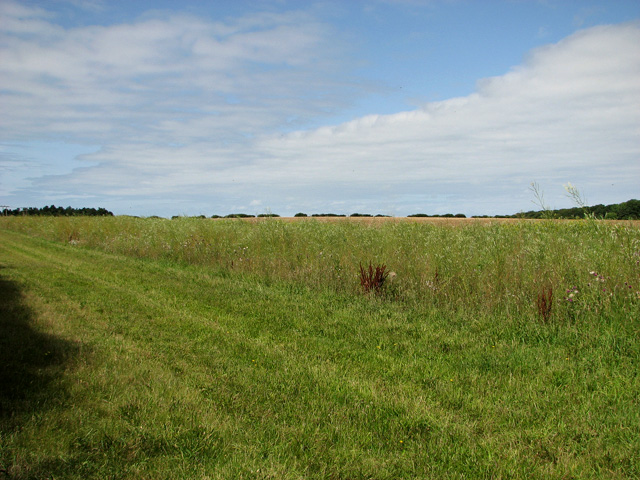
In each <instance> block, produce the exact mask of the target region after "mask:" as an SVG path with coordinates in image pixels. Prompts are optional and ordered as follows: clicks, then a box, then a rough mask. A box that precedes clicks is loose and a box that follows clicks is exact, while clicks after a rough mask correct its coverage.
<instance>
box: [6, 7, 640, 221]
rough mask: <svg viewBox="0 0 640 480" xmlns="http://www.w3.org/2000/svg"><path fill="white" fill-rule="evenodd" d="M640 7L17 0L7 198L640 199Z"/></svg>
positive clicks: (287, 208) (158, 205)
mask: <svg viewBox="0 0 640 480" xmlns="http://www.w3.org/2000/svg"><path fill="white" fill-rule="evenodd" d="M638 45H640V2H638V1H637V0H633V1H631V0H630V1H615V0H608V1H604V0H597V1H596V0H594V1H588V0H586V1H568V0H545V1H543V0H540V1H534V0H531V1H526V0H511V1H506V0H505V1H491V0H486V1H485V0H483V1H480V0H476V1H464V0H424V1H421V0H371V1H355V0H354V1H345V0H343V1H318V2H311V1H309V2H303V1H295V2H294V1H287V0H282V1H280V0H256V1H239V0H234V1H228V2H227V1H217V2H201V1H182V2H174V1H135V2H131V1H126V2H125V1H113V0H111V1H102V0H50V1H46V2H43V1H20V2H16V1H13V0H0V109H1V111H2V115H0V204H3V205H10V206H11V207H12V208H16V207H27V206H44V205H50V204H56V205H62V206H67V205H70V206H74V207H83V206H93V207H105V208H107V209H109V210H111V211H113V212H114V213H116V214H133V215H143V216H146V215H161V216H172V215H200V214H204V215H212V214H228V213H238V212H244V213H251V214H259V213H265V212H274V213H278V214H280V215H283V216H284V215H293V214H294V213H296V212H300V211H301V212H306V213H309V214H311V213H321V212H333V213H344V214H350V213H354V212H360V213H372V214H377V213H381V214H387V215H395V216H404V215H408V214H412V213H429V214H443V213H465V214H466V215H482V214H490V215H491V214H510V213H516V212H518V211H523V210H525V211H526V210H531V209H535V208H537V207H536V205H535V204H534V203H532V200H533V199H534V198H533V195H532V192H531V190H530V185H531V183H532V182H537V183H538V184H539V185H540V188H541V189H542V191H543V192H544V197H545V201H546V203H547V204H548V205H549V206H551V207H553V208H562V207H567V206H572V203H571V200H570V199H569V198H568V197H567V196H566V193H565V191H564V189H563V185H565V184H567V183H568V182H571V183H572V184H573V185H575V186H576V187H577V188H578V189H579V190H580V191H581V192H582V194H583V195H584V197H585V198H586V200H587V202H588V203H590V204H596V203H605V204H608V203H614V202H622V201H626V200H628V199H630V198H640V187H639V185H640V181H639V180H640V49H639V48H638Z"/></svg>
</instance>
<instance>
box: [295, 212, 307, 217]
mask: <svg viewBox="0 0 640 480" xmlns="http://www.w3.org/2000/svg"><path fill="white" fill-rule="evenodd" d="M306 216H307V214H306V213H302V212H298V213H296V214H295V215H294V217H306Z"/></svg>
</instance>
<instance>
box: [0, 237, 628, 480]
mask: <svg viewBox="0 0 640 480" xmlns="http://www.w3.org/2000/svg"><path fill="white" fill-rule="evenodd" d="M242 228H244V227H242ZM278 228H279V227H278ZM245 233H246V232H245ZM281 233H282V232H281ZM282 235H283V236H286V235H287V233H286V232H284V233H283V234H282ZM614 260H615V259H614ZM614 260H611V261H614ZM498 261H499V259H495V262H498ZM172 262H173V260H172ZM629 268H631V267H629ZM631 271H632V272H633V270H631ZM268 280H269V281H265V278H263V277H260V276H255V275H248V274H247V275H235V274H234V275H229V274H227V273H225V272H224V271H223V270H220V269H218V268H216V269H212V268H209V267H207V266H206V265H186V264H184V263H175V262H173V263H170V262H168V261H167V260H163V259H155V260H150V259H140V258H133V257H130V256H123V255H120V254H113V253H107V252H104V251H99V250H95V249H89V248H79V247H78V246H74V245H70V244H61V243H56V242H52V241H49V240H44V239H37V238H34V237H31V236H27V235H25V234H23V233H17V232H12V231H8V230H0V299H1V300H2V303H1V304H0V314H1V315H2V317H1V318H2V321H1V324H0V360H1V362H2V364H1V367H2V371H1V375H2V376H1V377H0V380H1V382H2V390H1V393H0V402H1V403H0V405H1V407H2V408H1V412H0V413H1V416H0V435H1V437H0V469H3V470H5V471H6V474H5V476H8V478H16V479H27V478H65V479H67V478H69V479H71V478H78V479H80V478H83V479H84V478H132V479H133V478H149V479H152V478H153V479H158V478H175V479H184V478H211V479H232V478H234V479H235V478H247V479H248V478H274V479H275V478H278V479H280V478H282V479H298V478H317V479H321V478H322V479H324V478H329V479H331V478H333V479H360V478H361V479H370V478H372V479H385V478H387V479H392V478H393V479H395V478H407V479H408V478H425V479H427V478H434V479H436V478H620V479H623V478H639V477H640V404H639V398H640V377H639V376H638V371H639V365H638V360H639V359H640V347H639V345H638V335H639V333H640V328H639V325H640V322H639V321H638V317H637V315H636V314H637V313H638V304H637V302H635V303H633V302H630V301H629V300H628V298H631V297H621V298H622V300H621V301H620V302H618V303H616V302H613V301H609V303H607V304H606V305H605V307H606V310H605V314H604V315H602V314H596V313H593V312H591V313H590V314H589V315H584V316H583V317H581V318H580V319H579V320H580V321H565V320H563V321H558V322H548V323H543V322H540V321H536V317H535V315H529V316H514V315H512V314H511V313H510V312H509V311H508V309H504V308H496V309H494V310H490V309H488V308H482V309H476V310H473V309H470V310H468V311H465V310H464V309H460V308H453V309H447V308H439V307H438V304H437V302H423V303H420V302H414V301H411V302H402V301H388V300H386V299H384V298H382V299H380V298H371V297H364V296H358V295H353V294H352V292H345V293H337V292H336V290H332V289H318V288H314V287H312V286H308V285H307V286H305V285H304V283H300V282H292V281H274V279H273V278H269V279H268ZM616 298H617V297H616ZM611 302H613V303H611ZM602 305H603V304H602ZM602 308H604V307H602ZM563 318H564V317H563ZM567 318H568V317H567ZM2 475H3V474H2V473H0V478H2Z"/></svg>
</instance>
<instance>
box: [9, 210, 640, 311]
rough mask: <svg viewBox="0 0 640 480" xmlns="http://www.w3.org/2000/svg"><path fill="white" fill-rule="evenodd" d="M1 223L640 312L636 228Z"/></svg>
mask: <svg viewBox="0 0 640 480" xmlns="http://www.w3.org/2000/svg"><path fill="white" fill-rule="evenodd" d="M0 226H2V227H3V228H7V229H12V230H17V231H22V232H24V233H28V234H30V235H34V236H39V237H43V238H46V239H49V240H55V241H61V242H67V243H71V244H74V245H77V246H78V247H82V246H84V247H90V248H98V249H101V250H103V251H106V252H111V253H119V254H125V255H128V256H133V257H140V258H150V259H156V260H166V261H170V262H179V263H183V264H193V265H200V266H206V267H210V268H213V269H215V270H217V271H219V272H224V273H225V274H228V275H236V274H242V275H246V274H249V275H253V276H257V277H259V278H261V279H263V280H264V281H267V282H272V281H285V282H293V283H294V284H299V285H303V286H307V287H312V288H317V289H330V290H332V291H339V292H346V293H356V292H358V291H360V290H361V289H360V280H359V274H360V269H359V268H360V265H361V264H365V265H368V264H370V263H372V264H373V265H374V266H375V265H386V266H387V269H388V271H393V272H395V274H396V275H395V277H394V282H393V283H394V288H393V298H394V299H396V300H402V301H407V302H418V303H420V304H423V305H433V306H437V307H438V308H446V309H448V310H453V311H455V310H457V309H461V310H464V311H467V312H475V313H477V314H486V313H499V312H507V313H508V314H510V315H513V316H518V317H521V316H523V315H524V316H536V315H538V316H539V315H540V314H541V312H540V311H539V310H540V307H539V301H538V299H539V297H540V295H542V292H545V293H544V294H545V295H547V296H551V297H553V303H550V304H549V305H546V306H545V309H546V312H545V318H546V319H547V320H549V319H551V318H555V319H562V320H575V319H576V318H578V317H584V316H585V315H586V316H589V315H597V316H602V315H608V314H611V313H612V312H613V310H612V308H614V307H615V306H616V305H618V306H619V305H620V304H621V303H622V304H624V305H625V309H630V311H632V312H637V311H638V304H639V303H640V302H639V300H640V298H639V296H640V293H639V291H640V229H638V228H637V227H636V226H634V225H624V224H611V223H607V222H594V221H567V222H556V221H518V222H507V223H502V222H486V221H466V222H461V223H459V224H450V225H434V224H430V223H415V222H407V221H401V220H386V221H384V222H371V223H362V222H358V221H352V220H342V221H338V222H321V221H317V220H314V219H307V220H300V221H296V222H287V221H284V220H279V219H263V220H260V221H245V220H235V219H234V220H204V219H193V218H180V219H174V220H164V219H157V218H153V219H139V218H132V217H114V218H92V217H76V218H74V217H72V218H54V217H42V218H2V219H1V222H0ZM592 272H594V273H596V274H597V275H596V276H595V277H594V275H593V273H592ZM597 276H600V277H601V278H600V279H598V278H597ZM571 292H574V293H573V294H571ZM570 295H571V296H570Z"/></svg>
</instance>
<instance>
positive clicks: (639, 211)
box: [506, 199, 640, 220]
mask: <svg viewBox="0 0 640 480" xmlns="http://www.w3.org/2000/svg"><path fill="white" fill-rule="evenodd" d="M506 217H507V218H558V219H574V218H585V217H591V218H602V219H605V220H638V219H640V200H634V199H632V200H628V201H626V202H622V203H613V204H611V205H602V204H598V205H593V206H584V207H573V208H560V209H557V210H539V211H533V210H532V211H529V212H520V213H516V214H515V215H508V216H506Z"/></svg>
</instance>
